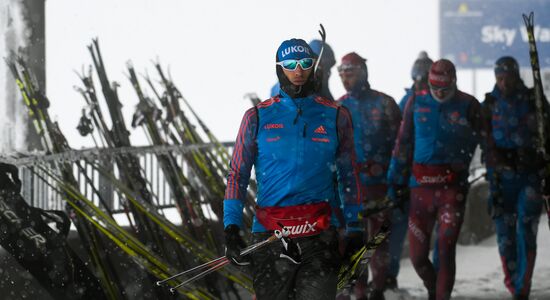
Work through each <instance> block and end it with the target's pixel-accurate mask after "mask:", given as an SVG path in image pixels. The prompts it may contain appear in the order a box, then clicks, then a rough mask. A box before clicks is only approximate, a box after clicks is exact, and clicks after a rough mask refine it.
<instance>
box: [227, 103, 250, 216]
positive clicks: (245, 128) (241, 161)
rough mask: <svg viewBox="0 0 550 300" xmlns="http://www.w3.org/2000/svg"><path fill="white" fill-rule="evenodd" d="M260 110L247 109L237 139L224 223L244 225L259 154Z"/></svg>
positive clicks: (228, 178)
mask: <svg viewBox="0 0 550 300" xmlns="http://www.w3.org/2000/svg"><path fill="white" fill-rule="evenodd" d="M257 128H258V112H257V110H256V108H255V107H253V108H251V109H249V110H247V111H246V113H245V114H244V116H243V119H242V122H241V127H240V128H239V133H238V135H237V140H236V141H235V149H234V151H233V157H232V158H231V163H230V166H229V174H228V175H227V188H226V189H225V197H224V201H223V224H224V227H227V226H229V225H231V224H235V225H237V226H239V227H242V216H243V207H244V201H245V197H246V190H247V188H248V182H249V180H250V172H251V170H252V165H253V164H254V161H255V159H256V155H257V144H256V133H257Z"/></svg>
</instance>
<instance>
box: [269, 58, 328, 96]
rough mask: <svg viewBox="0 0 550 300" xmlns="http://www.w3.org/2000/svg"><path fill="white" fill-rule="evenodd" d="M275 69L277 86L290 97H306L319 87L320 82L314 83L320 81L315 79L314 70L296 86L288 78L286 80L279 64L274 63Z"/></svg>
mask: <svg viewBox="0 0 550 300" xmlns="http://www.w3.org/2000/svg"><path fill="white" fill-rule="evenodd" d="M276 69H277V78H279V86H280V87H281V90H283V91H284V92H285V93H286V94H287V95H288V96H289V97H290V98H292V99H295V98H304V97H307V96H309V95H311V94H313V93H315V92H316V91H317V90H318V89H319V88H320V84H317V83H316V82H320V80H316V77H317V76H316V74H315V73H316V72H312V73H311V74H310V75H309V78H308V79H307V81H306V83H305V84H304V85H302V86H296V85H294V84H292V83H291V82H290V80H288V78H287V77H286V75H285V73H284V72H283V68H282V67H281V66H279V65H276Z"/></svg>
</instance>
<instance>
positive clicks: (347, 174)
mask: <svg viewBox="0 0 550 300" xmlns="http://www.w3.org/2000/svg"><path fill="white" fill-rule="evenodd" d="M337 128H338V150H337V153H336V174H337V180H338V190H339V194H340V199H341V201H342V205H343V207H344V219H345V221H346V224H350V223H355V222H357V219H358V214H359V211H360V210H361V204H362V202H361V200H362V196H361V189H360V186H359V184H360V182H359V175H358V172H357V165H356V157H355V147H354V143H353V123H352V120H351V114H350V112H349V110H348V109H347V108H346V107H344V106H340V108H339V112H338V117H337Z"/></svg>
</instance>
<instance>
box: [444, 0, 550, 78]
mask: <svg viewBox="0 0 550 300" xmlns="http://www.w3.org/2000/svg"><path fill="white" fill-rule="evenodd" d="M530 12H534V13H535V31H534V33H535V40H536V42H537V49H538V53H539V62H540V67H541V68H548V67H550V0H466V1H457V0H441V2H440V16H439V17H440V26H439V28H440V43H441V45H440V47H441V48H440V49H441V56H442V57H445V58H448V59H450V60H452V61H453V62H454V63H455V64H456V66H457V67H458V68H492V67H493V64H494V62H495V60H496V59H497V58H499V57H501V56H503V55H510V56H513V57H514V58H516V59H517V61H518V63H519V64H520V66H521V67H528V68H530V67H531V65H530V62H529V45H528V39H527V33H526V30H525V25H524V23H523V17H522V14H529V13H530Z"/></svg>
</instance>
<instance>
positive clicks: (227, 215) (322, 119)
mask: <svg viewBox="0 0 550 300" xmlns="http://www.w3.org/2000/svg"><path fill="white" fill-rule="evenodd" d="M316 59H317V56H316V55H315V53H314V52H313V50H312V49H311V47H310V46H309V45H308V44H307V43H306V42H305V41H303V40H301V39H290V40H286V41H284V42H283V43H282V44H281V45H280V46H279V48H278V50H277V53H276V63H275V67H276V73H277V77H278V78H279V83H280V87H281V91H280V93H279V95H277V96H275V97H272V98H270V99H269V100H266V101H263V102H261V103H260V104H258V105H256V106H255V107H252V108H250V109H249V110H247V111H246V113H245V114H244V117H243V120H242V123H241V127H240V129H239V133H238V135H237V140H236V143H235V150H234V153H233V157H232V160H231V165H230V171H229V175H228V177H227V189H226V191H225V198H224V219H223V221H224V226H225V239H226V256H227V257H228V258H229V259H230V260H231V262H233V263H235V264H246V263H251V267H252V276H253V287H254V290H255V293H256V297H257V299H259V300H262V299H281V300H283V299H284V300H286V299H330V300H333V299H334V298H335V296H336V283H337V272H338V269H339V266H340V261H341V259H340V254H339V252H338V235H337V231H336V229H335V228H334V226H331V224H335V223H336V222H335V221H336V220H334V218H331V210H335V211H338V210H339V208H340V207H343V209H344V212H343V213H342V212H340V214H339V215H340V216H342V218H341V219H340V220H339V221H340V224H342V225H345V224H355V223H356V222H357V214H358V211H359V210H360V209H361V194H360V190H359V189H358V176H357V171H356V168H355V163H354V162H355V151H354V146H353V128H352V123H351V116H350V113H349V111H348V110H347V109H346V108H345V107H340V106H338V105H336V103H335V102H334V101H330V100H328V99H325V98H323V97H319V96H318V95H317V94H316V92H315V87H316V82H315V78H318V77H317V76H314V75H315V71H316V70H314V66H315V61H316ZM253 166H254V168H255V174H256V180H257V182H258V193H257V199H256V204H257V207H256V214H255V216H254V219H253V224H252V241H251V243H256V242H260V241H263V240H266V239H267V238H268V237H269V236H271V235H272V233H273V231H274V230H280V229H281V225H282V226H284V227H286V228H289V229H290V231H291V236H290V238H291V239H292V240H291V241H292V242H293V243H294V245H295V249H294V251H292V252H287V251H286V249H285V248H282V246H281V243H279V242H274V243H271V244H269V245H267V246H265V247H264V248H261V249H259V250H258V251H255V252H253V253H252V254H250V255H247V256H240V251H241V250H242V249H243V248H244V247H245V243H244V241H243V238H242V236H243V230H244V228H243V222H242V216H243V203H244V198H245V195H246V189H247V186H248V182H249V178H250V175H251V174H250V173H251V169H252V167H253ZM335 173H336V176H337V179H338V180H337V181H338V182H337V184H338V187H339V191H340V197H338V198H336V195H335V191H336V189H335V188H334V185H335V182H334V180H333V178H334V176H335V175H334V174H335ZM334 199H342V202H343V203H339V204H338V205H335V207H332V208H331V205H330V204H331V203H334ZM333 215H336V214H333ZM308 224H309V225H308ZM306 225H307V226H306Z"/></svg>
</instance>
